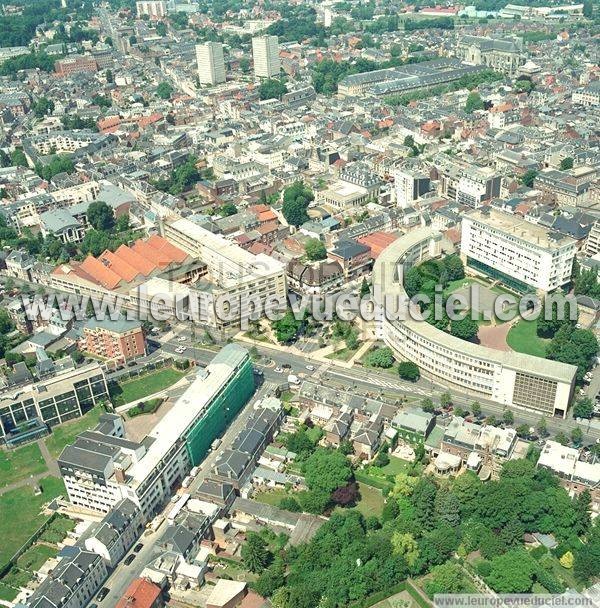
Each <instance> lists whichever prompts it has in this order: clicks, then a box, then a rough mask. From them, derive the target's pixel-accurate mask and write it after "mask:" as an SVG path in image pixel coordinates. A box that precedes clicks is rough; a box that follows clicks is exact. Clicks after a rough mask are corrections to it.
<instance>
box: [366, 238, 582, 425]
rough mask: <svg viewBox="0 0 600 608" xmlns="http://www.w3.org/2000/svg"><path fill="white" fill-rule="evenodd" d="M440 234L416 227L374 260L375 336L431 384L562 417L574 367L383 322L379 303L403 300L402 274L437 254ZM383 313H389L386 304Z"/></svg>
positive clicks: (413, 323) (408, 323)
mask: <svg viewBox="0 0 600 608" xmlns="http://www.w3.org/2000/svg"><path fill="white" fill-rule="evenodd" d="M440 244H441V234H440V233H439V232H438V231H436V230H434V229H432V228H418V229H416V230H412V231H411V232H409V233H408V234H406V235H404V236H402V237H400V238H399V239H397V240H396V241H395V242H394V243H392V244H391V245H390V246H389V247H387V248H386V249H385V250H384V251H383V252H382V254H381V255H380V256H379V257H378V258H377V261H376V262H375V267H374V270H373V288H374V294H375V300H376V303H377V304H378V305H379V307H380V310H379V313H380V314H379V315H378V319H377V331H378V335H379V337H380V338H381V339H383V341H384V342H385V343H386V344H387V345H388V346H389V347H390V348H392V350H393V351H394V353H395V354H396V355H397V356H398V357H399V358H400V359H407V360H409V361H413V362H414V363H416V364H417V365H418V366H419V367H420V368H421V369H422V370H423V371H424V372H427V373H428V374H429V375H431V376H433V377H435V378H436V379H437V380H439V381H441V382H444V383H447V384H449V385H453V386H456V387H457V388H460V389H461V390H462V391H464V392H468V393H470V394H473V395H474V396H475V397H480V398H484V399H491V400H493V401H496V402H498V403H502V404H504V405H511V406H517V407H524V408H527V409H530V410H535V411H538V412H540V413H543V414H546V415H560V416H563V417H564V416H565V415H566V411H567V407H568V404H569V400H570V398H571V395H572V392H573V386H574V383H575V374H576V372H577V368H576V367H575V366H574V365H568V364H565V363H559V362H557V361H550V360H547V359H542V358H540V357H534V356H531V355H525V354H523V353H517V352H504V351H499V350H494V349H491V348H487V347H484V346H480V345H478V344H473V343H471V342H466V341H464V340H461V339H459V338H456V337H454V336H452V335H450V334H448V333H446V332H444V331H442V330H440V329H437V328H436V327H434V326H433V325H431V324H429V323H427V322H426V321H420V320H416V319H414V318H411V316H410V315H407V318H406V319H393V318H388V317H389V316H390V315H388V316H386V313H385V305H386V301H385V299H386V298H388V299H393V298H406V297H407V296H406V292H405V290H404V286H403V284H402V277H403V274H404V272H406V271H407V270H408V269H410V268H411V267H412V266H413V265H415V264H418V263H419V262H421V261H423V260H425V259H428V258H430V257H435V256H437V255H439V254H440V250H441V248H440ZM387 304H388V310H389V301H388V302H387Z"/></svg>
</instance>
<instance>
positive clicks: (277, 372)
mask: <svg viewBox="0 0 600 608" xmlns="http://www.w3.org/2000/svg"><path fill="white" fill-rule="evenodd" d="M275 373H276V374H283V369H281V367H276V368H275Z"/></svg>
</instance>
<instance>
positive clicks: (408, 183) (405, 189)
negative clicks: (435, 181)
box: [394, 169, 431, 209]
mask: <svg viewBox="0 0 600 608" xmlns="http://www.w3.org/2000/svg"><path fill="white" fill-rule="evenodd" d="M430 183H431V180H430V179H429V176H428V175H426V174H425V173H423V172H421V171H415V170H412V169H396V170H395V171H394V188H395V190H396V204H397V205H398V207H400V208H401V209H406V208H407V207H412V204H413V203H414V202H415V201H416V200H418V199H419V198H421V197H422V196H423V195H424V194H426V193H427V192H429V188H430Z"/></svg>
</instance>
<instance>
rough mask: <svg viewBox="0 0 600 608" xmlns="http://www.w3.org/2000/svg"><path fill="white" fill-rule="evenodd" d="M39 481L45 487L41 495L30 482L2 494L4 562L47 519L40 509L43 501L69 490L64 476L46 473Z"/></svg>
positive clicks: (0, 518)
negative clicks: (50, 475) (49, 475)
mask: <svg viewBox="0 0 600 608" xmlns="http://www.w3.org/2000/svg"><path fill="white" fill-rule="evenodd" d="M39 485H40V487H41V488H42V490H43V492H42V494H41V495H40V496H35V495H34V493H33V489H32V488H30V487H29V486H25V487H23V488H19V489H17V490H11V491H10V492H6V494H3V495H2V496H0V538H1V539H2V542H0V566H2V565H3V564H5V563H6V562H7V561H8V560H9V559H10V558H11V557H12V556H13V555H14V554H15V552H16V551H17V549H18V548H19V547H21V545H22V544H23V543H24V542H25V541H26V540H27V539H28V538H29V537H30V536H31V535H32V534H33V533H34V532H35V531H36V530H37V529H38V528H39V527H40V526H41V525H42V524H43V523H44V522H45V521H46V519H47V518H46V516H45V515H42V514H41V513H40V511H41V508H42V505H44V504H45V503H47V502H49V501H50V500H52V499H53V498H55V497H56V496H59V495H60V494H63V495H64V494H66V490H65V486H64V484H63V481H62V479H57V478H56V477H44V478H43V479H42V480H41V481H40V483H39Z"/></svg>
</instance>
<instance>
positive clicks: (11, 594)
mask: <svg viewBox="0 0 600 608" xmlns="http://www.w3.org/2000/svg"><path fill="white" fill-rule="evenodd" d="M17 593H19V592H18V591H17V590H16V589H13V588H12V587H8V586H7V585H4V584H2V583H0V600H4V601H6V602H12V601H13V600H14V599H15V598H16V597H17Z"/></svg>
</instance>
